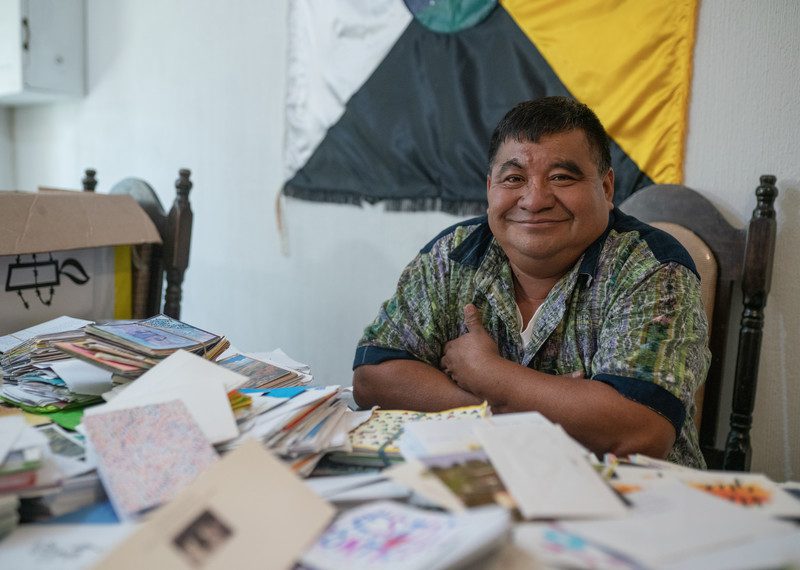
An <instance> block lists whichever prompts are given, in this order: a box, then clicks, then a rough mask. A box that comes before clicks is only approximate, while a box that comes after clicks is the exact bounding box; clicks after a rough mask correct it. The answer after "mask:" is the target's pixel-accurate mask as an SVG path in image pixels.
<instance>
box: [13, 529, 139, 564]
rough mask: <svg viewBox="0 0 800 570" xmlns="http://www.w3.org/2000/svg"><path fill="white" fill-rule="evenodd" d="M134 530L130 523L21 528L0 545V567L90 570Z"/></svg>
mask: <svg viewBox="0 0 800 570" xmlns="http://www.w3.org/2000/svg"><path fill="white" fill-rule="evenodd" d="M134 528H135V526H134V525H132V524H72V525H60V524H26V525H21V526H20V527H18V528H17V529H16V530H15V531H14V532H12V533H11V535H9V536H7V537H5V538H4V539H3V541H2V542H0V545H2V546H0V568H8V569H9V570H11V569H14V568H20V569H24V570H84V569H85V568H91V566H92V564H94V563H95V562H97V561H98V560H99V559H100V558H101V557H102V556H103V555H105V554H106V553H108V552H110V551H111V549H112V548H114V546H116V545H117V544H118V543H119V542H120V541H122V540H123V539H124V538H125V537H126V536H128V535H129V534H130V533H131V532H133V530H134Z"/></svg>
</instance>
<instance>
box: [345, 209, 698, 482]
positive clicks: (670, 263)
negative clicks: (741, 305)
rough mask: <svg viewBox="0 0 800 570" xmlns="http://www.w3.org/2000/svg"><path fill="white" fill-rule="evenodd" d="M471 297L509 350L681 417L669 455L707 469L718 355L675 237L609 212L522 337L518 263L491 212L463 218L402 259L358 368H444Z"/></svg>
mask: <svg viewBox="0 0 800 570" xmlns="http://www.w3.org/2000/svg"><path fill="white" fill-rule="evenodd" d="M467 303H473V304H475V305H476V306H477V307H478V308H479V309H480V311H481V314H482V317H483V324H484V327H485V328H486V330H487V331H488V333H489V334H490V335H491V336H492V337H493V338H494V340H495V341H496V342H497V345H498V349H499V351H500V354H501V355H502V356H503V357H504V358H507V359H509V360H512V361H514V362H518V363H520V364H522V365H524V366H528V367H530V368H533V369H535V370H539V371H541V372H545V373H547V374H555V375H562V374H570V373H574V372H577V371H582V372H583V375H584V377H586V378H587V379H591V380H599V381H601V382H604V383H606V384H609V385H611V386H612V387H614V388H615V389H616V390H617V391H618V392H619V393H620V394H622V395H623V396H625V397H626V398H629V399H631V400H634V401H636V402H639V403H641V404H644V405H646V406H647V407H649V408H650V409H652V410H654V411H656V412H657V413H659V414H661V415H662V416H664V417H665V418H666V419H668V420H669V421H670V422H671V423H672V425H673V426H674V427H675V430H676V433H677V434H678V437H677V438H676V440H675V444H674V446H673V448H672V450H671V451H670V453H669V455H668V457H667V459H669V460H670V461H673V462H676V463H680V464H683V465H689V466H693V467H705V462H704V460H703V457H702V455H701V453H700V448H699V444H698V439H697V430H696V428H695V424H694V421H693V418H694V413H695V403H694V394H695V391H696V390H697V389H698V388H699V386H700V385H701V384H702V382H703V381H704V380H705V376H706V372H707V370H708V365H709V362H710V352H709V350H708V348H707V344H708V325H707V322H706V316H705V312H704V310H703V304H702V301H701V298H700V279H699V277H698V275H697V272H696V269H695V266H694V263H693V262H692V259H691V257H690V256H689V254H688V253H687V252H686V250H685V249H684V248H683V247H682V246H681V245H680V244H679V243H678V241H677V240H675V239H674V238H673V237H672V236H670V235H669V234H667V233H665V232H663V231H661V230H657V229H655V228H653V227H651V226H648V225H646V224H644V223H642V222H640V221H639V220H637V219H636V218H633V217H631V216H627V215H625V214H624V213H622V212H620V211H619V210H614V211H612V212H611V214H610V216H609V225H608V227H607V229H606V231H605V233H604V234H603V235H602V236H600V238H598V239H597V240H596V241H595V242H594V243H593V244H592V245H591V246H589V248H588V249H587V250H586V251H585V252H584V254H583V255H582V256H581V258H580V259H579V260H578V261H577V262H576V264H575V265H574V267H573V268H572V269H571V270H570V271H569V272H568V273H567V274H566V275H564V276H563V277H562V278H561V279H560V280H559V281H558V282H557V283H556V285H555V286H554V287H553V289H552V290H551V291H550V293H549V294H548V296H547V298H546V299H545V301H544V303H543V304H542V305H541V308H540V310H539V314H538V315H537V317H536V323H535V325H536V326H535V328H534V332H533V336H532V337H531V339H530V342H528V343H523V340H522V336H521V335H520V328H521V327H520V325H521V322H520V317H519V312H518V310H517V304H516V300H515V297H514V282H513V277H512V271H511V267H510V266H509V263H508V258H507V257H506V255H505V253H504V252H503V250H502V249H501V247H500V245H499V244H498V243H497V242H496V241H495V239H494V236H493V235H492V232H491V230H490V228H489V225H488V223H487V220H486V217H485V216H484V217H481V218H475V219H472V220H468V221H466V222H462V223H460V224H456V225H454V226H452V227H450V228H448V229H446V230H445V231H443V232H442V233H441V234H439V235H438V236H437V237H436V238H434V239H433V240H432V241H431V242H430V243H429V244H428V245H427V246H425V247H424V248H423V249H422V251H420V253H419V255H417V257H415V258H414V260H413V261H412V262H411V263H410V264H409V265H408V266H407V267H406V268H405V270H404V271H403V273H402V275H401V277H400V281H399V283H398V285H397V291H396V292H395V294H394V296H393V297H392V298H390V299H389V300H388V301H386V302H385V303H384V304H383V305H382V306H381V309H380V311H379V313H378V316H377V318H376V319H375V321H374V322H373V323H372V324H371V325H369V326H368V327H367V328H366V329H365V331H364V336H363V337H362V338H361V340H360V342H359V344H358V348H357V350H356V357H355V362H354V364H353V366H354V368H355V367H358V366H361V365H362V364H378V363H380V362H383V361H386V360H392V359H414V360H420V361H422V362H426V363H428V364H430V365H432V366H435V367H437V368H438V367H439V360H440V359H441V356H442V352H443V349H444V345H445V343H447V342H448V341H450V340H452V339H454V338H457V337H458V336H460V335H461V334H463V333H464V332H466V330H467V329H466V326H465V324H464V316H463V308H464V305H466V304H467Z"/></svg>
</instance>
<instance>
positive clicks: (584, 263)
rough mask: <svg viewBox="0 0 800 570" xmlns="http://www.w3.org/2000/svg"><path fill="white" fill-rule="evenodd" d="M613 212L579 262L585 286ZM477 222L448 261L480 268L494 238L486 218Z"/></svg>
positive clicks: (593, 270) (588, 280)
mask: <svg viewBox="0 0 800 570" xmlns="http://www.w3.org/2000/svg"><path fill="white" fill-rule="evenodd" d="M615 212H616V210H611V211H610V212H609V213H608V225H607V226H606V229H605V231H604V232H603V234H602V235H601V236H600V237H599V238H597V239H596V240H594V242H592V244H591V245H590V246H589V247H588V248H587V249H586V251H585V252H584V254H583V257H582V258H581V260H580V262H579V263H580V268H579V269H578V274H579V275H585V276H586V279H587V284H591V282H592V280H593V279H594V276H595V275H596V273H597V263H598V261H599V260H600V253H601V252H602V251H603V246H604V245H605V243H606V239H607V238H608V234H609V233H610V232H611V229H612V228H613V226H614V224H615V222H616V219H617V217H616V213H615ZM477 221H478V227H477V228H476V229H475V231H473V232H472V233H471V234H470V235H469V236H467V238H466V239H465V240H464V241H463V242H461V243H460V244H459V245H458V247H456V248H455V249H453V251H451V252H450V259H452V260H453V261H455V262H457V263H461V264H463V265H468V266H470V267H474V268H476V269H477V268H478V267H480V264H481V262H482V261H483V258H484V257H485V256H486V252H487V251H488V250H489V246H490V245H491V243H492V240H493V238H494V236H493V235H492V230H491V229H490V228H489V222H488V219H487V217H486V216H482V217H481V218H479V219H478V220H477Z"/></svg>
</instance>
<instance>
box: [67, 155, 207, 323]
mask: <svg viewBox="0 0 800 570" xmlns="http://www.w3.org/2000/svg"><path fill="white" fill-rule="evenodd" d="M96 174H97V172H96V171H95V170H94V169H91V168H88V169H86V171H85V176H84V178H83V180H82V182H83V189H84V191H86V192H94V190H95V188H96V187H97V178H96V177H95V176H96ZM190 175H191V172H190V171H189V170H188V169H185V168H182V169H181V170H179V171H178V179H177V180H176V181H175V189H176V197H175V201H174V202H173V203H172V207H171V208H170V210H169V213H165V212H164V208H163V207H162V206H161V201H160V200H159V199H158V196H157V195H156V193H155V192H154V191H153V188H152V187H151V186H150V185H149V184H148V183H147V182H145V181H144V180H141V179H139V178H126V179H124V180H122V181H120V182H118V183H117V184H115V185H114V186H113V187H112V188H111V189H110V190H109V194H129V195H131V196H132V197H133V198H134V199H135V200H136V201H137V202H138V203H139V205H140V206H141V207H142V209H144V211H145V212H147V214H148V215H149V216H150V219H152V220H153V223H154V224H155V226H156V228H158V232H159V233H160V234H161V241H162V243H161V245H158V244H147V245H141V246H135V247H134V252H133V317H134V318H145V317H149V316H152V315H155V314H158V313H160V312H163V313H164V314H166V315H169V316H170V317H173V318H175V319H179V318H180V314H181V297H182V296H183V278H184V274H185V273H186V269H187V268H188V267H189V246H190V242H191V237H192V217H193V215H192V208H191V205H190V204H189V191H190V190H191V189H192V183H191V181H190V180H189V176H190ZM165 276H166V280H167V290H166V295H165V296H164V303H163V309H162V296H161V293H162V288H163V283H164V277H165Z"/></svg>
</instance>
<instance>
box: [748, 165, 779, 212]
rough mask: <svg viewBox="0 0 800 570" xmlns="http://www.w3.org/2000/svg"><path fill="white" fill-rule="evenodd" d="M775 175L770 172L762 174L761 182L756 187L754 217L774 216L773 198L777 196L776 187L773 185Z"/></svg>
mask: <svg viewBox="0 0 800 570" xmlns="http://www.w3.org/2000/svg"><path fill="white" fill-rule="evenodd" d="M776 180H777V179H776V178H775V176H773V175H772V174H762V175H761V178H760V182H761V184H759V186H758V188H756V200H757V202H756V208H755V210H753V217H754V218H774V217H775V208H774V204H775V198H777V197H778V188H777V187H776V186H775V182H776Z"/></svg>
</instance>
